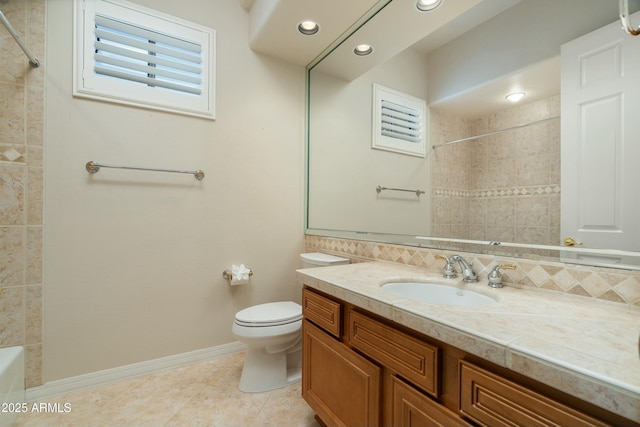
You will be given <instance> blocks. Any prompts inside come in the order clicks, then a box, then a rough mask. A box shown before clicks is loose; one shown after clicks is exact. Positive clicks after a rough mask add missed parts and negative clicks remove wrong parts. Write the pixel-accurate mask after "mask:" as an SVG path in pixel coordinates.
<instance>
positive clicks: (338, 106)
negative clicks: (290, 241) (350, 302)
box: [307, 0, 640, 268]
mask: <svg viewBox="0 0 640 427" xmlns="http://www.w3.org/2000/svg"><path fill="white" fill-rule="evenodd" d="M629 8H630V11H631V12H636V11H637V10H639V9H640V0H631V1H630V3H629ZM618 13H619V12H618V3H617V2H613V1H611V0H455V1H454V0H444V1H443V2H442V4H441V6H440V7H439V8H438V9H436V10H434V11H432V12H424V13H419V12H418V11H416V8H415V1H414V0H391V1H389V0H386V1H383V2H380V3H379V4H378V6H377V8H376V11H372V12H370V14H369V16H367V17H365V18H363V19H361V22H363V21H364V22H365V23H364V24H362V25H360V26H359V27H358V28H357V29H356V28H354V29H353V31H352V32H351V34H350V35H349V36H347V37H345V38H343V39H342V40H339V41H336V43H334V45H333V46H332V47H331V49H329V50H328V51H327V53H326V54H325V55H323V56H322V57H321V58H320V59H319V60H317V61H316V62H315V63H314V64H312V65H311V66H310V67H309V70H308V84H309V88H308V93H309V103H308V209H307V232H308V233H309V234H316V235H326V236H333V237H345V238H355V239H361V240H371V241H379V242H389V243H402V244H408V245H415V246H426V247H434V248H444V249H449V250H460V251H465V250H470V251H474V252H481V253H495V254H502V255H513V256H519V255H526V256H532V255H535V256H544V257H553V258H556V259H558V258H561V259H563V260H568V261H569V262H573V261H575V262H581V263H588V264H594V265H617V266H622V265H624V266H625V268H626V266H627V264H630V265H632V264H637V263H639V262H638V261H636V260H640V236H637V237H638V238H636V239H635V242H636V243H635V245H636V246H635V247H628V246H625V247H616V245H615V244H612V245H611V246H602V245H589V244H588V243H585V244H584V245H582V246H573V247H571V248H569V249H568V248H567V247H566V246H563V244H564V238H565V237H568V236H565V235H564V230H563V221H564V220H563V211H565V212H567V211H568V208H567V206H566V203H567V201H566V199H565V200H563V191H564V192H567V191H570V190H568V189H566V188H563V182H566V180H564V179H563V177H562V174H563V173H565V172H563V167H564V166H563V159H562V156H567V153H566V152H565V151H564V150H563V147H562V144H563V141H562V140H563V135H565V133H564V132H565V131H564V130H563V129H562V123H563V119H561V116H562V114H561V113H562V111H563V110H562V99H561V94H562V93H563V91H562V90H561V75H562V64H561V55H560V53H561V46H562V45H563V44H566V43H567V42H570V41H572V40H574V39H577V38H580V37H581V36H583V35H585V34H588V33H591V32H593V31H594V30H597V29H599V28H601V27H604V26H606V25H608V24H611V23H613V22H616V20H618V19H619V18H618ZM620 36H621V37H622V36H624V37H632V36H629V35H626V34H624V33H623V31H622V30H620ZM634 42H635V43H636V44H637V47H638V48H639V49H640V37H637V40H634ZM365 43H367V44H370V45H371V46H372V49H373V52H372V53H371V54H370V55H368V56H362V55H355V54H354V52H353V49H354V47H355V46H357V45H361V44H365ZM636 72H638V71H636ZM562 82H563V85H566V78H565V79H564V80H562ZM379 89H382V90H388V91H389V92H390V93H392V94H393V95H397V96H400V98H399V99H400V101H397V103H396V104H403V101H402V99H404V98H403V97H405V98H406V99H409V100H412V101H413V100H418V101H420V100H422V101H424V103H425V105H426V109H425V110H424V111H422V112H421V113H420V114H418V115H419V116H420V125H419V129H418V131H419V132H422V136H421V137H422V140H421V143H422V144H424V146H425V148H426V149H425V150H423V151H422V152H421V151H420V150H414V151H409V152H407V151H403V149H402V148H401V149H395V148H394V146H393V144H392V145H390V146H385V145H384V144H382V145H376V143H372V141H374V140H375V139H376V138H375V136H376V132H379V131H380V129H379V128H377V127H376V121H377V119H378V118H379V117H378V116H379V115H380V114H381V113H380V108H381V107H380V105H379V104H380V101H379V98H378V95H377V92H376V90H379ZM513 92H524V93H525V97H524V98H523V99H522V100H521V101H520V102H519V103H511V102H510V101H508V100H506V99H505V97H506V95H508V94H509V93H513ZM384 102H386V101H384V100H383V104H381V105H384ZM395 102H396V101H393V100H392V103H395ZM405 107H406V106H405V105H401V108H399V109H400V110H403V109H404V108H405ZM382 108H384V107H382ZM394 108H395V107H394ZM411 114H413V113H411ZM416 143H417V142H416V141H410V140H405V141H400V144H401V145H400V147H402V144H405V145H408V146H413V145H415V144H416ZM569 155H570V154H569ZM565 163H568V162H565ZM603 167H605V165H603ZM606 167H609V166H606ZM569 199H570V198H569ZM612 209H613V208H612ZM635 221H636V222H638V221H640V220H637V219H636V220H635ZM573 237H576V236H573ZM578 237H579V236H578ZM575 240H578V242H577V245H580V242H579V238H578V239H575ZM618 253H619V254H621V256H620V257H617V254H618ZM611 254H614V255H616V256H613V257H612V256H611ZM567 258H568V259H567ZM614 258H615V259H614ZM621 262H622V264H621ZM630 268H635V267H633V266H632V267H630Z"/></svg>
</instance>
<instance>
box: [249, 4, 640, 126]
mask: <svg viewBox="0 0 640 427" xmlns="http://www.w3.org/2000/svg"><path fill="white" fill-rule="evenodd" d="M238 1H239V2H240V4H241V5H242V7H243V8H244V9H245V10H247V12H248V14H249V19H250V34H249V43H250V46H251V48H252V49H253V50H254V51H256V52H260V53H263V54H266V55H269V56H273V57H276V58H279V59H282V60H285V61H287V62H291V63H294V64H297V65H300V66H308V65H309V64H311V63H314V62H315V60H317V58H319V56H320V55H321V54H323V53H326V51H327V49H328V47H331V49H333V50H332V52H331V55H330V57H329V58H327V59H325V60H323V61H322V63H321V64H320V65H318V69H320V68H321V71H323V72H326V73H330V74H333V75H336V76H339V77H341V78H343V79H345V80H353V79H355V78H357V77H358V76H359V75H361V74H363V73H364V72H366V71H368V70H370V69H372V68H374V67H375V66H376V65H378V64H380V63H382V62H384V61H386V60H387V59H389V58H391V57H393V56H394V55H395V54H397V53H399V52H400V51H402V50H404V49H406V48H409V47H411V48H413V49H417V50H419V51H421V52H423V53H424V54H425V55H428V54H430V53H432V52H434V51H436V50H442V49H446V48H447V47H448V44H449V43H450V42H451V43H450V44H451V45H453V44H454V43H453V42H454V41H456V38H457V37H458V36H460V35H461V34H462V33H464V32H466V31H468V30H470V29H472V28H474V27H479V26H480V25H481V24H483V23H485V22H487V21H491V22H493V21H496V19H493V18H495V17H497V16H499V15H500V14H501V13H502V12H504V11H506V10H507V9H509V8H511V7H512V6H514V5H518V4H520V3H521V2H522V3H521V4H522V5H525V4H526V5H528V6H525V7H522V8H513V9H511V10H515V9H522V10H526V8H527V7H529V8H530V9H529V12H530V13H531V11H532V10H535V11H536V13H537V12H538V11H541V10H544V9H545V8H548V9H550V10H551V9H554V8H555V7H564V8H565V9H567V8H568V9H569V11H574V10H575V14H573V16H571V17H567V16H562V17H561V18H562V19H563V20H564V21H563V22H566V24H567V26H569V27H571V26H579V25H583V24H580V23H579V22H576V21H581V20H583V19H586V15H589V14H590V13H591V14H592V15H593V14H594V13H599V12H593V11H592V9H603V8H604V9H605V10H606V11H607V13H608V12H609V9H611V12H612V18H611V20H610V21H606V22H604V24H606V23H609V22H612V21H613V20H614V19H616V16H617V2H613V1H611V0H562V1H561V2H559V0H535V1H534V0H444V1H443V3H442V5H441V6H440V7H439V8H438V9H436V11H434V12H431V13H420V12H417V11H416V8H415V1H416V0H392V1H391V2H389V0H348V1H347V0H320V1H318V0H315V1H311V0H238ZM582 2H584V3H582ZM387 3H388V4H387ZM559 5H560V6H559ZM588 5H590V6H588ZM582 6H585V7H588V9H585V8H584V7H582ZM382 7H384V10H383V13H379V14H377V15H375V16H373V15H374V13H373V12H374V11H377V10H379V9H380V8H382ZM630 7H631V10H637V9H638V7H640V0H631V6H630ZM364 15H366V16H367V19H369V18H370V21H369V22H367V26H366V27H365V28H364V30H360V31H358V33H357V35H356V36H354V37H355V39H350V40H349V41H348V43H343V44H342V45H339V46H336V44H335V43H334V42H335V41H336V40H337V39H340V38H342V36H344V35H345V34H348V32H352V31H353V30H354V29H355V27H354V23H363V22H364V19H363V18H362V17H363V16H364ZM563 15H564V13H563ZM372 16H373V17H372ZM509 16H510V18H509V19H510V20H509V21H508V24H509V25H514V26H515V28H516V29H517V28H518V24H519V23H521V24H525V23H526V24H529V23H530V21H531V20H532V19H530V17H529V16H517V17H516V19H515V21H514V19H513V17H512V16H511V15H509ZM569 18H570V19H569ZM303 19H312V20H315V21H316V22H318V23H319V24H320V31H319V32H318V33H317V34H315V35H313V36H305V35H302V34H300V33H299V32H298V31H297V25H298V23H299V22H300V21H302V20H303ZM607 19H608V18H607ZM498 21H500V19H498ZM398 23H401V25H398ZM504 23H505V21H504V20H502V24H503V25H504ZM372 24H375V26H376V27H377V30H371V29H370V27H371V26H372ZM604 24H598V25H599V26H600V25H604ZM530 26H531V25H529V27H530ZM561 26H564V25H561ZM583 26H584V25H583ZM556 27H558V25H556ZM388 28H393V29H394V30H393V31H387V29H388ZM595 28H598V27H595ZM380 29H383V30H380ZM544 30H545V31H544V32H555V31H560V30H564V28H561V29H558V28H545V29H544ZM516 31H517V30H516ZM567 31H568V30H564V32H565V33H566V32H567ZM589 31H591V30H589ZM577 34H578V35H580V34H583V33H577ZM573 37H576V35H574V36H573ZM536 38H537V37H536ZM540 39H541V41H540V43H545V37H540ZM363 42H367V43H370V44H372V45H374V47H375V54H374V55H371V56H370V57H356V56H355V55H353V54H352V49H353V45H355V44H358V43H363ZM533 49H535V48H533ZM430 61H431V59H430ZM472 72H474V73H477V70H474V71H472ZM559 76H560V65H559V58H558V57H548V58H546V59H544V60H540V61H538V63H536V64H531V65H528V66H526V67H521V68H519V69H517V70H513V73H510V74H509V75H504V76H502V77H500V78H491V79H489V80H486V81H484V82H483V83H482V84H478V85H475V86H472V87H469V88H467V89H465V90H462V91H460V92H459V93H456V95H455V96H444V97H440V98H438V99H430V100H429V102H430V106H431V107H432V108H434V107H435V108H438V109H439V110H442V111H449V112H452V113H455V114H457V115H460V116H463V117H478V115H480V114H486V113H487V111H490V112H492V111H498V110H500V109H504V108H507V107H508V106H509V105H507V103H505V100H504V96H505V94H506V93H509V92H510V91H513V90H514V89H518V88H523V89H524V88H526V91H527V92H528V96H527V98H526V100H525V101H524V102H531V101H533V100H536V99H541V98H545V97H548V96H551V95H554V94H558V93H559V91H560V78H559ZM431 77H432V76H431V74H430V78H431Z"/></svg>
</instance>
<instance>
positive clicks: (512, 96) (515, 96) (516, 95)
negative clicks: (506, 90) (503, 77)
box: [505, 92, 525, 102]
mask: <svg viewBox="0 0 640 427" xmlns="http://www.w3.org/2000/svg"><path fill="white" fill-rule="evenodd" d="M524 95H525V93H524V92H514V93H510V94H509V95H507V96H505V98H506V99H507V100H509V101H511V102H518V101H520V100H521V99H522V98H524Z"/></svg>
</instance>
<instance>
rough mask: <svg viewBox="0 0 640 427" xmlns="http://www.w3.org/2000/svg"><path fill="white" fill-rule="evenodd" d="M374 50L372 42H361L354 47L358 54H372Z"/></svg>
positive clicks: (354, 51)
mask: <svg viewBox="0 0 640 427" xmlns="http://www.w3.org/2000/svg"><path fill="white" fill-rule="evenodd" d="M372 52H373V46H371V45H370V44H359V45H358V46H356V47H355V48H354V49H353V53H355V54H356V55H358V56H366V55H370V54H371V53H372Z"/></svg>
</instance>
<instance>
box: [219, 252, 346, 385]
mask: <svg viewBox="0 0 640 427" xmlns="http://www.w3.org/2000/svg"><path fill="white" fill-rule="evenodd" d="M300 258H301V259H302V263H303V266H304V267H305V268H308V267H323V266H331V265H341V264H349V260H348V259H347V258H340V257H337V256H333V255H328V254H323V253H319V252H314V253H306V254H301V255H300ZM231 331H232V332H233V335H234V336H235V337H236V339H237V340H238V341H240V342H243V343H245V344H246V345H247V347H248V351H247V358H246V359H245V361H244V367H243V368H242V375H241V376H240V384H239V386H238V387H239V388H240V390H242V391H244V392H253V393H255V392H262V391H269V390H274V389H276V388H280V387H284V386H287V385H289V384H293V383H295V382H298V381H300V378H301V375H302V307H301V306H300V304H297V303H295V302H292V301H281V302H270V303H266V304H259V305H254V306H252V307H248V308H245V309H244V310H240V311H239V312H237V313H236V317H235V320H234V322H233V326H232V327H231Z"/></svg>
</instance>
